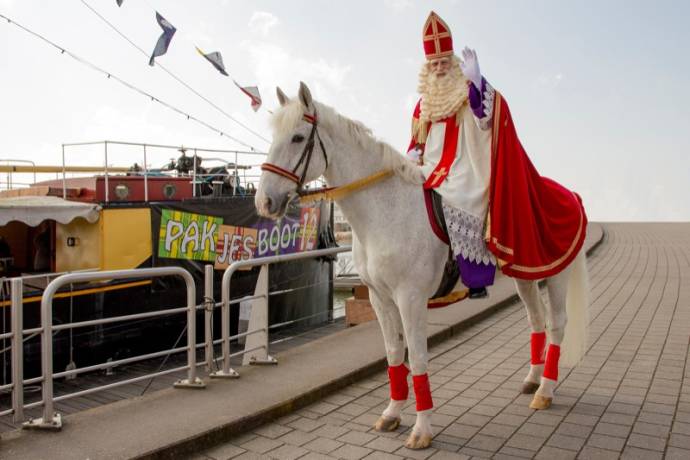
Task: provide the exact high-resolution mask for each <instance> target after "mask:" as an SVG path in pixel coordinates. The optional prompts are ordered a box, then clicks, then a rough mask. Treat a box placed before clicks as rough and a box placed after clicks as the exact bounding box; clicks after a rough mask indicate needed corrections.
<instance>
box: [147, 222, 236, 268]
mask: <svg viewBox="0 0 690 460" xmlns="http://www.w3.org/2000/svg"><path fill="white" fill-rule="evenodd" d="M222 224H223V219H222V218H220V217H213V216H205V215H202V214H192V213H189V212H182V211H173V210H170V209H163V210H162V213H161V224H160V230H159V238H158V257H165V258H168V259H188V260H204V261H207V262H213V261H215V259H216V243H217V242H218V229H219V227H220V226H221V225H222Z"/></svg>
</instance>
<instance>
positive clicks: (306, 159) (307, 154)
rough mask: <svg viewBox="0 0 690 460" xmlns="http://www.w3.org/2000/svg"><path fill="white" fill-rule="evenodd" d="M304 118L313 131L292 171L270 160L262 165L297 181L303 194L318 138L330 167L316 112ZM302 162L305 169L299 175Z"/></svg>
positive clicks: (266, 169) (265, 168) (299, 190)
mask: <svg viewBox="0 0 690 460" xmlns="http://www.w3.org/2000/svg"><path fill="white" fill-rule="evenodd" d="M303 119H304V120H305V121H306V122H308V123H311V125H312V126H311V132H310V133H309V138H308V139H307V143H306V144H305V146H304V150H302V154H301V155H300V157H299V160H298V161H297V164H296V165H295V167H294V168H292V171H288V170H287V169H283V168H281V167H280V166H277V165H274V164H273V163H268V162H266V163H263V164H262V165H261V170H262V171H270V172H272V173H274V174H278V175H279V176H282V177H285V178H286V179H289V180H291V181H292V182H294V183H296V184H297V194H298V195H303V194H304V193H305V192H304V190H302V186H303V185H304V181H305V179H306V177H307V171H308V170H309V164H310V163H311V157H312V154H313V153H314V144H315V142H316V140H317V139H318V141H319V146H320V147H321V153H323V159H324V161H325V162H326V167H327V168H328V156H327V155H326V148H325V147H324V145H323V141H322V140H321V136H320V135H319V132H318V130H317V129H316V127H317V122H316V112H314V115H308V114H306V113H305V114H304V116H303ZM302 164H304V169H303V170H302V174H300V175H299V176H298V175H297V170H298V169H299V167H300V166H301V165H302Z"/></svg>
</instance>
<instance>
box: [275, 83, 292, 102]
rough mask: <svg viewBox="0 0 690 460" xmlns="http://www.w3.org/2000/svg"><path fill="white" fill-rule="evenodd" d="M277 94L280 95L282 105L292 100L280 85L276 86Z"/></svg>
mask: <svg viewBox="0 0 690 460" xmlns="http://www.w3.org/2000/svg"><path fill="white" fill-rule="evenodd" d="M276 94H277V95H278V102H280V105H281V106H284V105H285V104H287V103H288V102H290V98H289V97H287V96H286V95H285V93H284V92H283V90H282V89H280V86H276Z"/></svg>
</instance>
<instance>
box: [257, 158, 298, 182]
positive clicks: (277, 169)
mask: <svg viewBox="0 0 690 460" xmlns="http://www.w3.org/2000/svg"><path fill="white" fill-rule="evenodd" d="M261 170H262V171H270V172H272V173H275V174H278V175H279V176H283V177H285V178H286V179H290V180H291V181H292V182H294V183H295V184H298V185H299V176H297V174H293V173H291V172H290V171H288V170H287V169H283V168H281V167H280V166H276V165H274V164H272V163H262V164H261Z"/></svg>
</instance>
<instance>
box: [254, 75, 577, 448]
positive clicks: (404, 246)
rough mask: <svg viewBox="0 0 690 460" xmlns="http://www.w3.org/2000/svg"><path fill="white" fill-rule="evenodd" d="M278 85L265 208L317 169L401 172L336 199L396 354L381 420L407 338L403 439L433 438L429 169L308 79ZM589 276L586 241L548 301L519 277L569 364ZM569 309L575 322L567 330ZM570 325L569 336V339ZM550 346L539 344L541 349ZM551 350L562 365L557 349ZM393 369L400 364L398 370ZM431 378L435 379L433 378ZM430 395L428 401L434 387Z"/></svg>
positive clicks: (347, 179) (537, 328) (395, 404)
mask: <svg viewBox="0 0 690 460" xmlns="http://www.w3.org/2000/svg"><path fill="white" fill-rule="evenodd" d="M277 92H278V99H279V101H280V104H281V106H282V107H281V108H280V109H279V110H278V111H277V112H276V113H275V115H274V116H273V119H272V121H273V128H274V137H273V143H272V145H271V148H270V151H269V153H268V159H267V160H268V161H267V163H265V164H264V166H263V167H262V169H264V171H263V173H262V175H261V180H260V184H259V187H258V190H257V194H256V201H255V204H256V208H257V211H258V212H259V214H261V215H263V216H266V217H270V218H274V219H275V218H279V217H281V216H282V215H283V214H284V213H285V209H286V207H287V204H288V202H289V201H290V200H291V199H293V198H294V197H295V195H296V194H297V192H298V191H299V189H301V186H302V185H303V184H304V183H306V182H309V181H312V180H315V179H317V178H319V177H323V178H324V179H325V180H326V183H327V184H328V185H329V186H330V187H336V186H343V185H345V184H350V183H352V182H355V181H357V180H359V179H362V178H365V177H368V176H370V175H372V174H374V173H376V172H378V171H382V170H393V171H394V172H395V174H394V175H393V176H392V177H390V178H388V179H385V180H384V181H381V182H378V183H376V184H374V185H371V186H369V187H367V188H364V189H361V190H359V191H357V192H354V193H352V194H350V195H348V196H347V197H345V198H342V199H339V200H338V205H339V206H340V208H341V210H342V212H343V215H344V216H345V217H346V218H347V221H348V222H349V223H350V225H351V227H352V230H353V235H354V237H353V258H354V263H355V266H356V268H357V272H358V273H359V275H360V277H361V279H362V281H363V282H364V283H365V284H366V285H367V286H368V287H369V296H370V301H371V304H372V306H373V307H374V310H375V312H376V316H377V318H378V320H379V324H380V326H381V331H382V332H383V338H384V342H385V348H386V355H387V359H388V364H389V376H390V378H391V394H392V398H391V400H390V403H389V405H388V407H387V408H386V409H385V410H384V411H383V414H382V415H381V417H380V418H379V420H378V421H377V422H376V425H375V428H376V429H377V430H380V431H392V430H395V429H396V428H397V427H398V426H399V423H400V415H401V410H402V407H403V405H404V403H405V399H406V398H407V389H408V383H407V368H406V367H404V366H403V363H404V359H405V343H407V348H408V351H409V365H410V370H411V372H412V375H413V382H414V386H415V395H416V398H417V403H418V406H417V407H418V411H417V418H416V421H415V425H414V427H413V429H412V432H411V434H410V435H409V437H408V439H407V441H406V443H405V446H406V447H408V448H412V449H421V448H426V447H428V446H429V445H430V444H431V439H432V437H433V433H432V430H431V418H430V417H431V412H432V410H431V409H425V408H423V410H419V401H420V398H425V396H424V388H422V387H423V386H424V384H423V383H421V384H420V385H419V386H420V388H419V389H418V388H417V387H418V382H417V380H415V377H416V376H425V375H426V372H427V364H428V352H427V335H426V323H427V300H428V299H429V297H431V296H432V295H433V294H434V291H435V290H436V288H437V287H438V285H439V283H440V281H441V277H442V274H443V269H444V265H445V262H446V259H447V256H448V247H447V246H446V245H445V244H444V243H443V242H441V241H440V240H439V238H437V237H436V235H434V233H433V232H432V231H431V228H430V225H429V222H428V221H427V213H426V209H425V204H424V197H423V191H422V187H421V184H422V183H423V181H424V177H423V176H422V173H421V171H420V169H419V168H418V167H417V166H416V165H414V164H413V163H412V162H410V161H409V160H407V159H406V158H405V157H404V156H402V155H401V154H400V153H398V152H397V151H395V150H394V149H393V148H392V147H391V146H389V145H387V144H385V143H383V142H380V141H378V140H376V139H375V138H374V137H373V136H372V134H371V131H370V130H369V129H367V128H366V127H365V126H363V125H362V124H361V123H359V122H356V121H353V120H350V119H348V118H345V117H344V116H342V115H340V114H338V113H337V112H336V111H335V110H333V109H332V108H330V107H328V106H325V105H323V104H321V103H319V102H316V101H314V100H312V97H311V93H310V91H309V89H308V88H307V87H306V85H305V84H304V83H301V85H300V90H299V96H298V98H297V99H295V100H290V99H288V98H287V97H286V96H285V94H284V93H283V92H282V91H281V90H280V88H278V89H277ZM574 268H575V269H574ZM572 275H577V276H572ZM586 280H587V273H586V267H585V258H584V254H583V253H582V251H581V253H580V254H579V255H578V256H577V257H576V258H575V260H574V262H573V263H571V264H570V266H569V267H567V268H566V269H565V270H563V271H562V272H560V273H559V274H557V275H555V276H553V277H552V278H551V279H549V280H548V283H547V290H548V294H549V298H550V307H549V308H547V307H546V306H545V305H544V303H543V302H542V298H541V295H540V293H539V288H538V285H537V282H536V281H523V280H515V281H516V286H517V291H518V294H519V296H520V298H521V299H522V301H523V302H524V304H525V306H526V308H527V312H528V318H529V322H530V325H531V327H532V331H533V335H535V334H541V335H542V336H544V331H545V330H548V335H549V340H550V343H552V344H555V345H562V346H563V354H562V356H561V357H562V358H563V359H562V364H565V365H568V366H572V365H574V364H575V363H577V362H578V361H579V360H580V358H581V356H582V354H583V350H584V346H585V341H586V328H587V314H586V311H587V302H586V290H587V283H586ZM566 304H567V308H566ZM566 311H567V314H566ZM568 316H570V321H568V322H567V323H568V332H567V333H565V334H564V332H565V326H566V319H567V317H568ZM571 329H572V331H571ZM564 335H565V337H567V338H568V339H569V342H570V343H569V344H562V341H563V339H564ZM532 343H533V344H534V339H533V340H532ZM533 346H534V345H533ZM544 353H545V351H544V346H543V345H542V349H541V351H539V353H538V354H539V355H540V356H543V355H544ZM547 359H548V356H547ZM553 359H556V363H555V365H556V369H557V366H558V362H557V359H558V356H556V357H555V358H554V357H552V360H553ZM532 362H533V363H534V364H532V365H531V366H530V370H529V373H528V375H527V377H526V378H525V383H524V385H523V392H526V393H533V392H535V391H536V394H535V396H534V400H533V401H532V404H531V407H533V408H537V409H545V408H547V407H548V406H549V405H550V403H551V400H552V398H553V388H554V386H555V384H556V379H548V378H543V376H542V372H543V368H544V364H543V360H542V361H541V363H539V360H537V361H536V362H535V360H534V356H533V360H532ZM547 367H548V364H547ZM390 369H398V370H400V369H402V370H403V371H402V373H401V372H398V373H397V374H396V373H395V372H391V371H390ZM394 379H398V381H397V382H394ZM394 385H395V386H396V388H395V389H394V388H393V386H394ZM426 385H427V388H428V380H427V383H426ZM401 387H402V389H401ZM394 390H395V391H394ZM427 391H428V390H427ZM394 393H395V394H394ZM420 395H421V396H420ZM393 396H394V397H393ZM426 397H427V398H428V400H429V401H431V397H430V394H428V393H427V396H426Z"/></svg>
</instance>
